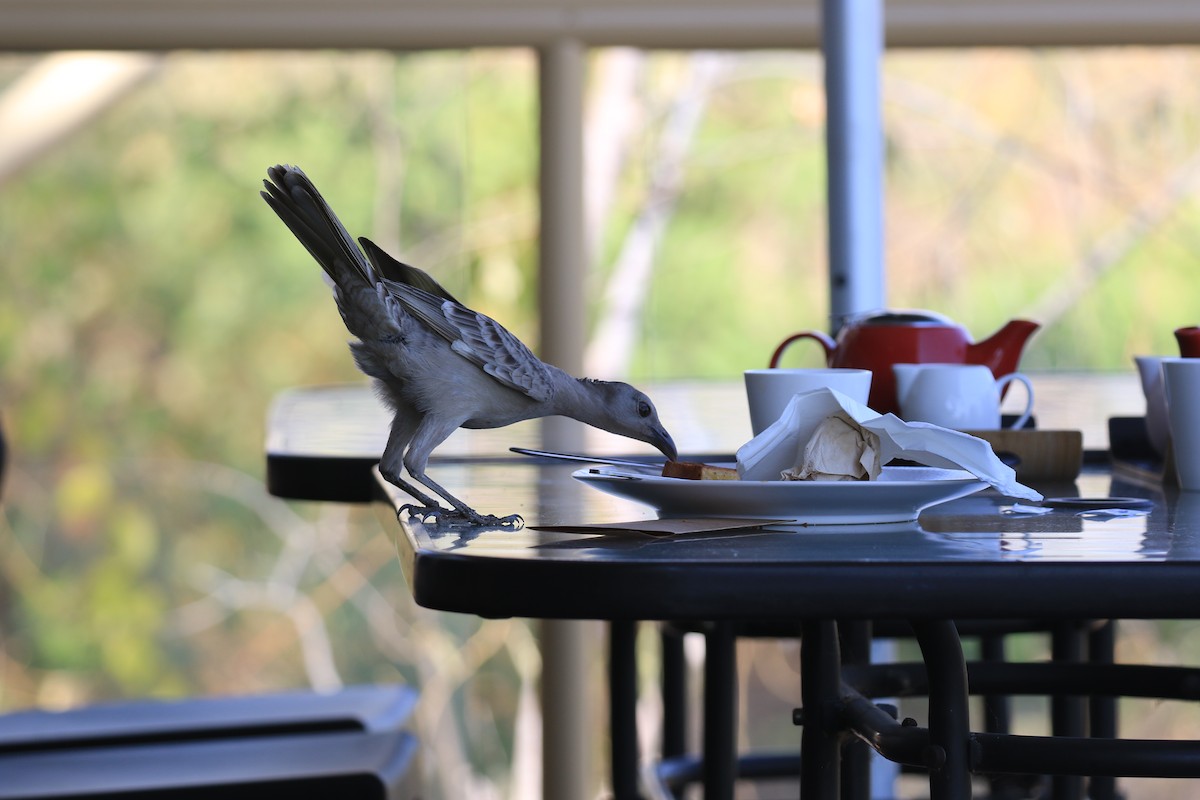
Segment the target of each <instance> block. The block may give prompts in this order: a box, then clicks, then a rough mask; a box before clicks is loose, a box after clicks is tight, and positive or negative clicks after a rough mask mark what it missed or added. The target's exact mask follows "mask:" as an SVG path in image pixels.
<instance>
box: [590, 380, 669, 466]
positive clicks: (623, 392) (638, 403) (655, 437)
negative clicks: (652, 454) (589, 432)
mask: <svg viewBox="0 0 1200 800" xmlns="http://www.w3.org/2000/svg"><path fill="white" fill-rule="evenodd" d="M589 383H591V384H592V385H593V386H594V387H595V389H596V390H597V391H598V392H599V393H600V394H601V399H602V401H603V404H602V407H601V414H602V419H601V420H589V422H591V423H592V424H593V425H596V427H599V428H603V429H604V430H606V431H610V432H612V433H617V434H620V435H621V436H628V437H629V438H631V439H637V440H639V441H642V442H647V443H649V444H652V445H654V446H655V447H656V448H658V450H659V451H660V452H662V454H663V455H664V456H666V457H667V459H668V460H670V461H674V460H675V458H676V456H677V455H678V453H677V451H676V450H675V442H674V440H672V439H671V434H669V433H667V429H666V428H664V427H663V424H662V422H660V421H659V419H658V410H657V409H655V408H654V403H652V402H650V398H649V397H647V396H646V395H645V394H643V393H642V392H639V391H638V390H637V389H635V388H633V387H632V386H630V385H629V384H627V383H619V382H612V381H589Z"/></svg>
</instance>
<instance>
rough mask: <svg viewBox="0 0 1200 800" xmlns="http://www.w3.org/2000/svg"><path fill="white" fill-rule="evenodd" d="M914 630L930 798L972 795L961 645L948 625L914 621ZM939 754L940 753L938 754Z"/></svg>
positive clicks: (961, 798)
mask: <svg viewBox="0 0 1200 800" xmlns="http://www.w3.org/2000/svg"><path fill="white" fill-rule="evenodd" d="M912 626H913V631H914V633H916V636H917V644H918V645H919V646H920V648H921V655H922V657H923V658H924V660H925V669H926V671H927V672H928V674H929V742H930V747H931V748H936V749H935V750H934V751H933V752H931V753H930V754H929V756H930V757H929V758H927V761H929V762H931V763H932V764H934V765H935V766H932V767H931V768H930V770H929V797H930V800H966V798H970V796H971V772H970V763H969V760H968V758H969V755H970V752H969V743H970V738H969V737H970V715H969V706H968V702H969V697H968V691H967V665H966V661H965V660H964V658H963V652H962V641H961V640H960V639H959V638H958V630H957V629H956V628H955V627H954V623H953V622H950V621H940V622H939V621H934V622H924V621H922V622H914V623H912ZM939 751H940V752H939Z"/></svg>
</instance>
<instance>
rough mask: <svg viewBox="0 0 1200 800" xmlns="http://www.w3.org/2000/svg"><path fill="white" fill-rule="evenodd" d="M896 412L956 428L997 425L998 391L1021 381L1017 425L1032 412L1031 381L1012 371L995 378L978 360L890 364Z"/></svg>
mask: <svg viewBox="0 0 1200 800" xmlns="http://www.w3.org/2000/svg"><path fill="white" fill-rule="evenodd" d="M892 371H893V373H894V374H895V376H896V397H897V399H898V400H899V401H900V416H902V417H903V418H904V419H906V420H908V421H909V422H931V423H933V424H934V425H940V426H942V427H943V428H954V429H956V430H960V431H961V430H996V429H998V428H999V427H1000V392H1001V391H1002V390H1003V389H1004V387H1005V386H1007V385H1008V384H1010V383H1012V382H1013V381H1018V382H1020V383H1023V384H1024V385H1025V389H1026V392H1027V393H1028V400H1026V402H1025V410H1024V411H1023V412H1021V415H1020V417H1018V418H1017V420H1016V422H1014V423H1013V425H1012V427H1014V428H1020V427H1021V426H1022V425H1024V424H1025V423H1026V422H1028V421H1029V417H1030V415H1031V414H1032V413H1033V385H1032V384H1031V383H1030V382H1029V378H1027V377H1025V376H1024V375H1022V374H1021V373H1019V372H1013V373H1011V374H1009V375H1005V376H1004V377H1002V378H996V377H995V376H993V375H992V371H991V370H990V369H988V368H987V367H985V366H983V365H980V364H894V365H892Z"/></svg>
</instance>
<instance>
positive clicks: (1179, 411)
mask: <svg viewBox="0 0 1200 800" xmlns="http://www.w3.org/2000/svg"><path fill="white" fill-rule="evenodd" d="M1162 376H1163V388H1164V389H1165V391H1166V396H1167V418H1168V419H1169V420H1170V423H1171V444H1172V447H1173V448H1174V450H1175V472H1176V473H1177V474H1178V475H1179V488H1180V489H1183V490H1184V491H1187V492H1200V358H1164V359H1163V360H1162Z"/></svg>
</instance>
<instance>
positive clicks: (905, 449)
mask: <svg viewBox="0 0 1200 800" xmlns="http://www.w3.org/2000/svg"><path fill="white" fill-rule="evenodd" d="M835 415H836V416H842V417H844V418H846V419H847V420H852V421H853V422H854V423H857V425H859V426H860V427H861V428H863V429H864V430H865V431H867V432H869V433H871V434H874V435H876V436H878V437H879V444H878V447H879V450H878V456H879V461H878V463H879V464H886V463H887V462H889V461H891V460H892V459H893V458H903V459H907V460H909V461H916V462H917V463H919V464H925V465H927V466H930V467H941V468H945V469H965V470H966V471H968V472H970V473H971V474H972V475H974V476H975V477H977V478H979V479H980V480H981V481H984V482H985V483H987V484H989V485H991V486H992V487H994V488H995V489H996V490H997V491H999V492H1000V493H1001V494H1003V495H1006V496H1008V497H1017V498H1022V499H1025V500H1031V501H1039V500H1041V499H1042V495H1041V494H1040V493H1039V492H1036V491H1034V490H1033V489H1030V488H1029V487H1028V486H1025V485H1023V484H1021V483H1018V482H1017V474H1016V472H1015V471H1014V470H1013V469H1012V467H1009V466H1007V465H1005V464H1004V462H1002V461H1001V460H1000V459H999V458H997V457H996V454H995V453H994V452H992V446H991V445H990V444H988V443H987V442H986V441H984V440H983V439H980V438H978V437H976V436H971V435H970V434H966V433H963V432H961V431H955V430H950V429H949V428H943V427H941V426H938V425H931V424H929V423H927V422H905V421H904V420H902V419H900V418H899V417H897V416H896V415H895V414H879V413H878V412H876V411H872V410H871V409H869V408H867V407H866V406H864V405H863V404H862V403H858V402H856V401H854V400H852V399H851V398H849V397H847V396H846V395H844V394H842V393H841V392H838V391H836V390H834V389H816V390H814V391H811V392H804V393H802V394H797V395H796V396H795V397H793V398H792V400H791V402H790V403H788V405H787V408H785V409H784V411H783V414H782V415H781V416H780V417H779V419H777V420H776V421H775V422H774V424H772V425H771V426H770V427H769V428H767V429H766V430H765V431H763V432H762V433H760V434H759V435H758V436H755V437H754V438H753V439H751V440H750V441H749V442H747V443H746V444H744V445H742V446H741V448H740V449H739V450H738V451H737V468H738V475H739V476H740V477H741V479H742V480H746V481H775V480H780V476H781V475H782V473H783V472H785V471H786V470H790V469H793V468H795V467H798V466H800V464H801V462H802V461H803V458H804V448H805V446H806V445H807V444H808V442H809V440H811V439H812V438H813V434H814V432H816V431H817V429H818V427H819V426H820V425H821V424H822V423H823V422H824V421H825V420H826V419H828V418H829V417H831V416H835Z"/></svg>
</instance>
